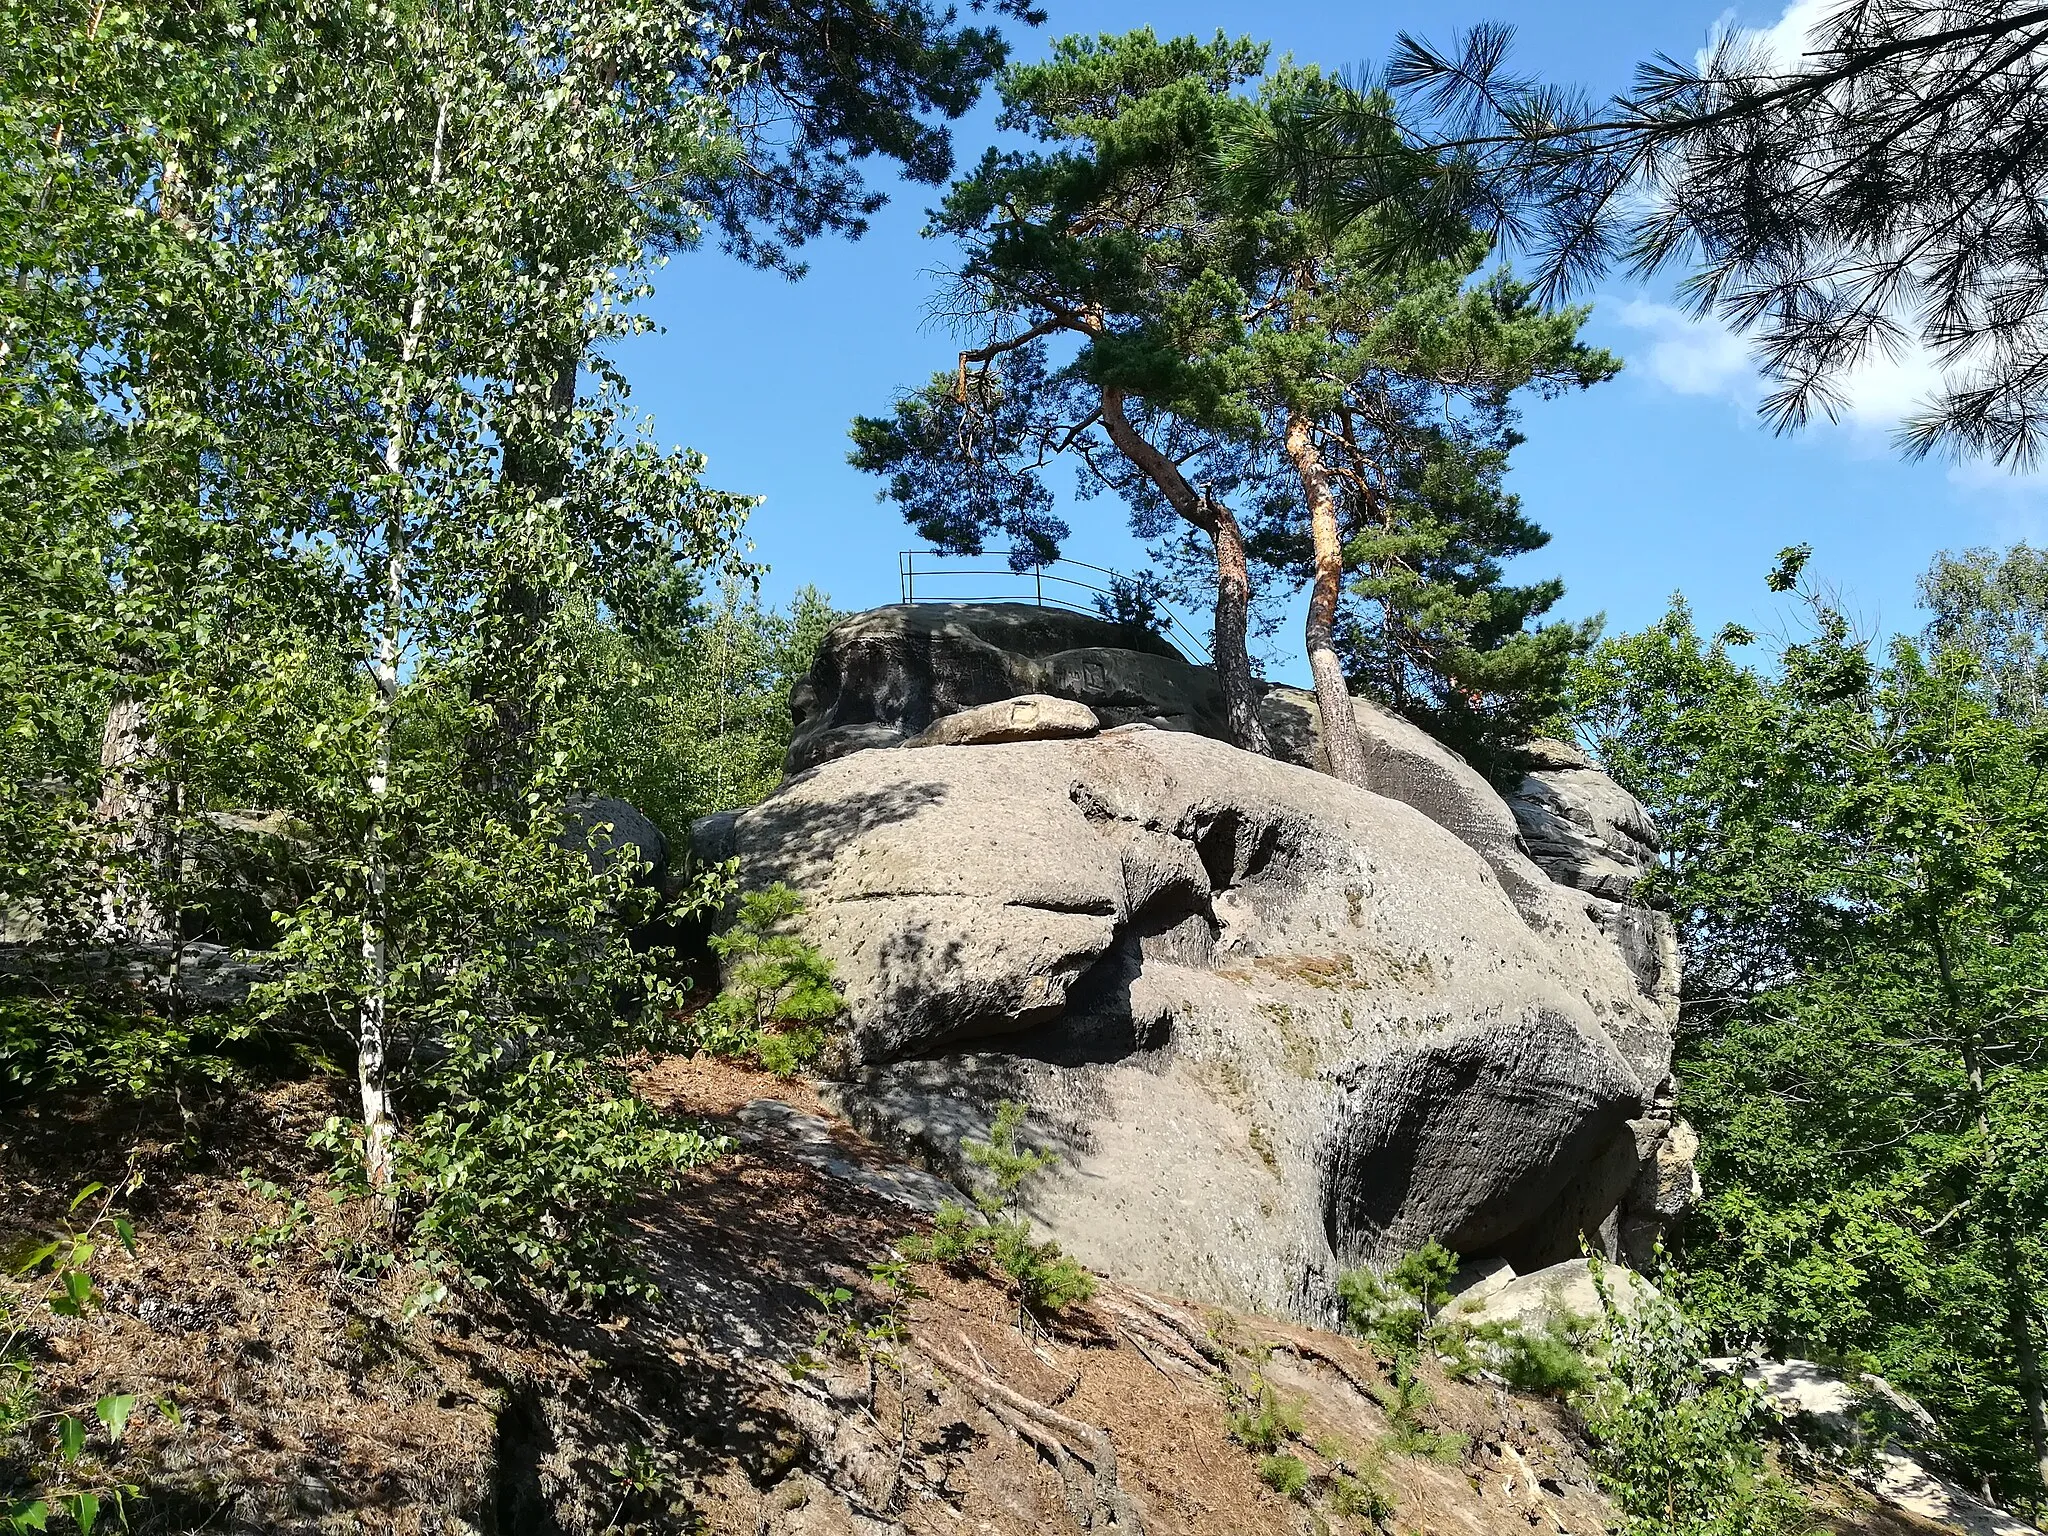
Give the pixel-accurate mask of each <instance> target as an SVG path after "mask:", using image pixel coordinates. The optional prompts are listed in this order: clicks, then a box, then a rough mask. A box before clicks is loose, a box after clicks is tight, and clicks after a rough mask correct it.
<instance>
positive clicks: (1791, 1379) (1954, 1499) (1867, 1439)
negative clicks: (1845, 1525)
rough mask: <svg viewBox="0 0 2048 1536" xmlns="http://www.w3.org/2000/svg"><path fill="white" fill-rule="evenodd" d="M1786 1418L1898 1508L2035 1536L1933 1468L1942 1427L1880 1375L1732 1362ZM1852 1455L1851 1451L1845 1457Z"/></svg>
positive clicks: (1982, 1530) (1811, 1445)
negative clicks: (1928, 1450)
mask: <svg viewBox="0 0 2048 1536" xmlns="http://www.w3.org/2000/svg"><path fill="white" fill-rule="evenodd" d="M1715 1363H1716V1364H1718V1365H1720V1366H1721V1367H1722V1368H1724V1369H1726V1370H1730V1371H1733V1370H1738V1369H1739V1370H1740V1371H1741V1372H1742V1378H1743V1380H1745V1381H1747V1382H1748V1383H1749V1384H1750V1385H1751V1386H1752V1387H1755V1388H1756V1389H1757V1390H1758V1391H1759V1392H1761V1393H1762V1394H1763V1395H1764V1400H1765V1401H1766V1402H1767V1403H1768V1404H1769V1405H1770V1407H1771V1409H1772V1410H1773V1411H1774V1412H1775V1413H1776V1414H1777V1415H1778V1416H1779V1417H1780V1418H1781V1419H1783V1420H1785V1421H1786V1425H1787V1427H1788V1429H1789V1430H1790V1431H1791V1433H1792V1435H1793V1436H1794V1438H1796V1439H1798V1440H1800V1441H1801V1442H1802V1443H1804V1444H1805V1445H1806V1446H1807V1448H1808V1449H1809V1450H1812V1451H1815V1452H1818V1453H1820V1454H1821V1455H1822V1456H1823V1457H1832V1458H1839V1459H1840V1460H1841V1462H1842V1471H1843V1473H1844V1474H1845V1475H1846V1476H1847V1477H1849V1478H1850V1479H1851V1480H1852V1481H1854V1482H1856V1483H1859V1484H1861V1485H1862V1486H1863V1487H1864V1488H1865V1489H1866V1490H1868V1491H1869V1492H1870V1493H1871V1494H1873V1495H1875V1496H1876V1497H1877V1498H1878V1499H1879V1500H1881V1501H1882V1502H1884V1503H1886V1504H1889V1505H1891V1506H1892V1507H1893V1508H1895V1509H1902V1510H1905V1511H1906V1512H1907V1513H1908V1514H1912V1515H1917V1516H1919V1517H1920V1518H1921V1519H1923V1520H1930V1521H1933V1522H1934V1523H1935V1524H1936V1525H1938V1526H1941V1527H1944V1528H1946V1529H1948V1530H1953V1531H1961V1532H1964V1533H1966V1536H2035V1533H2037V1532H2038V1529H2039V1528H2038V1527H2036V1526H2033V1525H2030V1524H2028V1523H2027V1522H2026V1521H2025V1520H2022V1519H2021V1518H2020V1517H2019V1516H2017V1515H2015V1514H2012V1513H2010V1512H2008V1511H2006V1510H2003V1509H1999V1508H1998V1507H1997V1506H1995V1505H1992V1504H1988V1503H1986V1502H1985V1501H1984V1500H1982V1499H1980V1498H1978V1497H1977V1495H1976V1494H1974V1493H1971V1492H1970V1491H1969V1490H1968V1489H1966V1488H1963V1487H1960V1486H1959V1485H1957V1484H1955V1483H1953V1482H1950V1481H1949V1480H1948V1479H1947V1478H1945V1477H1943V1476H1941V1475H1940V1474H1939V1473H1937V1472H1935V1471H1932V1470H1931V1469H1930V1468H1929V1467H1928V1466H1927V1465H1926V1463H1925V1461H1924V1460H1923V1459H1922V1458H1921V1455H1920V1453H1919V1448H1920V1447H1922V1446H1931V1445H1934V1444H1937V1443H1938V1442H1939V1439H1940V1433H1941V1431H1940V1426H1939V1425H1937V1424H1936V1423H1935V1421H1934V1416H1933V1415H1932V1414H1930V1413H1929V1412H1928V1411H1927V1410H1926V1409H1925V1408H1924V1407H1922V1406H1921V1405H1920V1404H1919V1403H1918V1402H1916V1401H1914V1399H1912V1398H1910V1397H1908V1396H1907V1395H1906V1394H1905V1393H1903V1392H1901V1391H1900V1390H1899V1389H1898V1388H1896V1387H1894V1386H1893V1385H1892V1384H1891V1383H1890V1382H1888V1381H1886V1380H1885V1379H1884V1378H1883V1377H1881V1376H1864V1377H1861V1378H1859V1379H1857V1380H1855V1381H1850V1380H1847V1379H1845V1378H1844V1377H1842V1376H1840V1375H1838V1374H1837V1373H1836V1372H1834V1371H1831V1370H1829V1369H1828V1368H1827V1367H1825V1366H1822V1365H1816V1364H1815V1363H1814V1362H1813V1361H1811V1360H1748V1361H1736V1360H1726V1361H1719V1362H1715ZM1845 1453H1846V1454H1845Z"/></svg>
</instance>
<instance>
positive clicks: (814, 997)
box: [702, 882, 845, 1077]
mask: <svg viewBox="0 0 2048 1536" xmlns="http://www.w3.org/2000/svg"><path fill="white" fill-rule="evenodd" d="M803 907H804V904H803V898H802V897H801V896H799V895H797V893H796V892H795V891H792V890H791V889H790V888H789V887H788V886H786V885H783V884H781V883H780V882H777V883H776V884H774V885H771V886H769V887H768V888H767V889H766V890H761V891H749V892H747V894H746V895H744V896H742V897H741V898H740V906H739V913H738V915H737V917H736V918H735V919H734V921H733V924H732V926H731V927H730V928H728V929H727V930H726V931H725V932H724V933H721V934H718V935H716V936H714V937H713V939H712V940H711V948H712V950H713V951H714V952H715V953H716V954H717V955H718V958H719V959H720V960H721V961H722V962H723V963H724V968H725V987H724V990H722V991H721V992H720V993H719V994H718V996H717V997H716V998H715V999H713V1001H712V1003H711V1005H710V1006H709V1007H708V1008H706V1009H705V1010H704V1016H703V1021H702V1025H703V1029H704V1032H705V1034H704V1043H705V1045H706V1047H707V1048H708V1049H710V1050H713V1051H716V1052H718V1053H720V1054H724V1055H740V1054H745V1053H749V1052H751V1053H752V1054H753V1055H755V1056H756V1057H758V1058H759V1060H760V1062H761V1065H762V1066H764V1067H766V1068H767V1069H768V1070H769V1071H771V1072H773V1073H775V1074H776V1075H777V1076H779V1077H792V1076H794V1075H795V1074H796V1073H797V1072H799V1071H801V1070H802V1069H803V1068H804V1067H805V1066H806V1065H808V1064H809V1063H810V1062H811V1061H813V1060H814V1059H816V1057H817V1055H818V1053H819V1052H820V1051H822V1050H823V1049H824V1047H825V1031H824V1030H823V1029H822V1028H821V1027H819V1026H821V1025H822V1024H824V1023H825V1022H826V1021H828V1020H830V1019H833V1018H836V1017H838V1015H839V1011H840V1009H841V1008H843V1007H844V1006H845V1004H844V1002H843V1001H842V1000H841V998H840V996H839V992H838V989H837V988H836V987H834V986H833V984H832V965H831V962H830V961H828V960H826V958H825V957H824V956H823V955H821V954H819V953H818V951H817V950H816V948H814V947H813V946H812V945H810V944H807V943H805V942H804V941H803V940H802V939H800V938H798V937H796V936H795V935H794V934H788V933H778V932H777V931H776V930H777V928H778V927H779V926H780V925H781V924H783V923H785V922H787V921H788V920H789V919H790V918H792V917H795V916H796V915H797V914H798V913H799V912H801V911H803Z"/></svg>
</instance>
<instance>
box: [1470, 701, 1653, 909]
mask: <svg viewBox="0 0 2048 1536" xmlns="http://www.w3.org/2000/svg"><path fill="white" fill-rule="evenodd" d="M1522 750H1523V757H1524V760H1525V761H1526V763H1527V764H1528V772H1527V773H1526V774H1524V775H1523V778H1522V782H1521V784H1520V785H1519V786H1518V787H1517V788H1516V789H1515V791H1514V792H1513V793H1512V794H1511V795H1510V796H1509V797H1508V804H1509V805H1510V806H1511V807H1512V808H1513V810H1514V814H1515V820H1516V821H1517V822H1519V823H1520V824H1521V830H1522V837H1523V839H1524V840H1525V842H1526V843H1527V845H1528V848H1529V856H1530V857H1531V858H1533V859H1534V860H1535V861H1536V862H1537V863H1538V864H1540V865H1542V866H1543V867H1544V868H1545V869H1546V870H1548V871H1549V872H1550V876H1551V878H1552V879H1554V880H1556V881H1558V882H1559V883H1561V884H1564V885H1570V886H1576V887H1577V888H1578V889H1580V890H1582V891H1590V892H1592V893H1593V894H1594V895H1595V896H1604V897H1606V898H1607V899H1608V900H1609V901H1626V900H1627V899H1628V897H1629V893H1630V891H1631V890H1632V889H1633V888H1634V886H1635V883H1636V881H1638V880H1640V879H1641V878H1642V877H1643V876H1644V875H1645V874H1647V873H1648V872H1649V870H1650V867H1651V866H1652V865H1653V864H1654V863H1655V862H1656V859H1657V853H1658V850H1659V849H1660V848H1662V846H1663V842H1662V840H1661V839H1660V838H1659V837H1658V836H1657V829H1656V828H1655V827H1653V826H1652V825H1651V824H1650V817H1649V813H1648V812H1646V811H1645V810H1644V809H1643V807H1642V802H1641V801H1639V800H1637V799H1636V797H1635V796H1634V795H1632V794H1630V793H1629V792H1628V791H1627V790H1625V789H1623V788H1622V787H1621V786H1620V785H1619V784H1617V783H1615V782H1614V780H1612V779H1610V778H1609V777H1608V776H1607V775H1606V774H1605V773H1604V772H1602V771H1601V768H1600V765H1599V764H1598V763H1596V762H1594V761H1593V760H1592V759H1591V758H1590V757H1588V756H1586V754H1585V753H1584V752H1581V751H1580V750H1579V749H1578V748H1577V747H1575V746H1573V745H1572V744H1571V743H1570V742H1564V741H1553V740H1547V739H1546V740H1540V741H1532V742H1530V743H1529V744H1528V745H1527V746H1526V747H1524V748H1523V749H1522Z"/></svg>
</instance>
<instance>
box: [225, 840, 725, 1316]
mask: <svg viewBox="0 0 2048 1536" xmlns="http://www.w3.org/2000/svg"><path fill="white" fill-rule="evenodd" d="M410 874H411V878H410V879H409V880H408V882H407V884H406V886H405V888H404V889H403V892H402V894H401V896H400V898H399V900H398V901H397V902H395V903H394V905H395V908H396V910H394V913H393V916H392V921H391V923H390V925H389V926H390V932H391V940H390V951H391V960H390V974H389V978H388V980H387V982H386V985H385V988H384V1006H385V1018H386V1029H387V1033H388V1035H389V1036H390V1038H391V1039H392V1040H393V1041H394V1042H397V1043H399V1044H401V1045H402V1047H403V1054H402V1055H400V1056H399V1060H400V1061H402V1062H403V1063H404V1064H405V1067H406V1069H407V1070H404V1071H403V1072H402V1074H401V1073H397V1072H394V1076H393V1089H394V1092H395V1094H396V1096H397V1099H398V1104H399V1111H400V1113H399V1125H400V1133H401V1134H400V1136H399V1139H398V1144H397V1148H396V1158H395V1169H394V1181H393V1187H392V1188H391V1189H390V1190H388V1191H385V1192H383V1198H385V1199H386V1200H387V1201H388V1202H390V1203H391V1205H392V1206H393V1208H394V1209H393V1214H394V1215H395V1216H396V1217H397V1228H398V1231H399V1232H400V1234H401V1242H402V1244H403V1247H404V1249H405V1250H406V1251H407V1252H409V1253H410V1255H411V1256H412V1257H414V1258H416V1259H418V1260H420V1261H422V1262H424V1263H426V1264H428V1265H429V1266H431V1267H435V1268H440V1269H443V1270H448V1271H452V1272H453V1273H455V1274H457V1275H459V1276H460V1277H462V1278H464V1279H467V1280H469V1281H471V1282H473V1283H478V1284H485V1285H500V1284H505V1283H508V1282H511V1281H514V1280H519V1281H530V1282H533V1283H536V1284H539V1285H542V1286H544V1287H546V1288H549V1289H555V1290H562V1291H567V1292H569V1293H572V1294H577V1295H582V1296H598V1295H603V1294H606V1293H607V1292H610V1291H614V1290H618V1289H626V1290H633V1289H637V1288H638V1285H639V1283H638V1282H637V1281H636V1280H635V1278H634V1277H633V1274H632V1266H631V1264H630V1263H629V1262H628V1259H627V1254H626V1250H625V1248H624V1247H623V1246H622V1245H621V1244H620V1243H619V1242H618V1241H617V1238H616V1234H615V1225H614V1224H615V1219H616V1217H617V1214H618V1213H619V1212H620V1210H622V1209H623V1208H624V1207H625V1206H626V1205H627V1204H629V1203H630V1202H631V1201H633V1200H635V1199H637V1198H639V1197H640V1196H642V1195H643V1194H644V1193H645V1192H647V1191H648V1190H649V1189H652V1188H656V1187H659V1186H661V1185H663V1184H665V1183H667V1182H668V1181H669V1180H671V1179H672V1178H673V1177H674V1175H675V1174H676V1173H677V1172H678V1171H680V1170H681V1169H684V1168H687V1167H690V1166H692V1165H695V1164H698V1163H702V1162H704V1161H706V1160H708V1159H709V1158H711V1157H713V1156H715V1155H716V1154H717V1153H718V1152H719V1151H720V1150H721V1147H722V1144H721V1143H719V1142H718V1141H716V1140H715V1139H713V1138H711V1137H707V1136H705V1135H704V1134H702V1133H701V1132H699V1131H698V1130H696V1129H694V1128H689V1127H675V1126H670V1125H666V1124H663V1123H662V1122H661V1120H660V1119H659V1117H658V1116H656V1115H655V1114H654V1112H653V1111H651V1110H650V1109H649V1108H648V1107H647V1106H646V1105H645V1104H643V1103H642V1102H641V1101H640V1100H639V1099H637V1098H636V1097H635V1096H634V1095H633V1092H632V1089H631V1085H630V1083H629V1082H628V1081H627V1078H626V1073H625V1068H624V1065H623V1061H624V1057H625V1055H626V1053H628V1052H630V1051H632V1050H635V1049H638V1048H641V1047H643V1046H647V1045H652V1044H663V1043H668V1042H669V1041H670V1040H671V1039H672V1038H673V1037H672V1034H671V1033H670V1031H671V1028H672V1026H671V1025H670V1023H669V1021H670V1020H672V1019H674V1018H676V1017H678V1016H679V1015H680V1013H681V1006H680V1005H681V1001H682V998H683V996H684V991H685V988H686V986H687V983H686V982H685V981H684V980H682V979H681V978H678V977H674V976H673V975H672V974H670V965H671V962H672V960H673V956H672V955H671V954H669V952H668V951H666V950H662V949H659V948H649V949H644V950H643V949H636V948H635V946H634V945H633V944H632V942H631V939H630V930H629V928H628V927H627V924H626V921H625V920H624V918H625V917H629V916H644V915H646V908H647V907H648V906H650V905H651V904H652V903H653V901H654V898H653V896H652V895H651V893H649V892H647V891H645V890H643V889H641V888H640V887H638V886H636V885H635V884H634V883H633V876H634V872H633V871H631V870H629V869H627V868H625V867H623V865H612V866H606V867H603V868H600V869H598V870H596V871H593V869H592V868H591V865H590V862H589V861H588V860H587V859H586V858H585V856H584V855H583V854H582V853H581V852H579V851H576V850H572V849H568V848H564V847H562V846H560V845H559V844H558V843H557V842H556V840H555V838H554V836H553V829H552V828H551V827H550V826H549V825H548V824H547V823H546V822H545V821H544V820H543V821H538V822H536V824H535V825H533V826H532V827H530V828H528V829H526V830H524V831H517V830H514V829H513V828H511V827H509V826H506V825H505V824H503V823H501V822H495V821H488V820H487V821H484V822H482V823H480V824H475V825H471V826H469V827H467V828H465V829H463V835H462V836H461V837H460V838H459V839H458V838H457V837H456V836H454V835H453V830H452V829H450V830H449V832H448V833H447V835H446V836H445V839H444V840H443V841H441V842H440V845H439V846H438V847H434V848H431V849H430V850H428V851H427V852H426V854H425V856H424V857H422V859H421V860H420V862H419V863H418V864H417V865H416V866H415V868H414V869H413V870H412V871H411V872H410ZM284 928H285V937H284V940H283V943H282V945H281V946H280V947H281V949H282V950H283V952H284V954H285V955H286V956H287V957H288V959H289V960H290V961H292V962H295V963H294V964H292V965H290V966H289V968H288V969H287V970H286V971H285V974H284V976H283V977H282V979H281V980H280V981H278V982H277V983H275V984H272V985H270V986H267V987H265V988H262V989H259V996H258V1000H257V1006H258V1007H259V1009H260V1010H261V1011H262V1013H263V1014H264V1016H265V1017H267V1018H270V1019H273V1020H304V1019H306V1018H308V1017H312V1018H315V1019H317V1018H318V1017H320V1016H321V1015H326V1016H328V1017H335V1018H348V1017H350V1016H352V1015H353V1014H354V1013H355V1012H356V1010H357V1008H358V1006H359V1002H360V999H361V998H362V996H363V995H364V993H365V992H366V991H367V990H368V979H367V978H366V977H365V975H364V973H363V968H362V962H361V941H360V926H359V923H358V922H357V920H356V918H355V916H354V915H353V913H352V911H351V910H350V908H349V903H348V899H347V897H346V896H345V895H340V896H339V899H336V900H333V901H331V902H330V901H329V900H326V899H322V900H316V901H314V902H312V903H308V904H307V905H306V906H304V907H302V908H300V909H299V910H298V911H297V912H296V913H294V914H291V915H290V917H289V918H288V919H287V920H286V922H285V924H284ZM320 1142H321V1144H322V1145H323V1146H325V1147H327V1148H328V1149H330V1150H332V1151H335V1152H337V1153H340V1154H343V1157H344V1163H345V1165H346V1166H347V1167H349V1168H350V1169H353V1170H357V1172H356V1173H355V1174H352V1176H354V1177H359V1170H360V1165H361V1158H360V1148H361V1144H362V1133H361V1128H360V1126H353V1125H347V1124H344V1123H343V1122H341V1121H339V1120H332V1121H330V1122H329V1123H328V1126H327V1129H326V1130H325V1131H324V1132H323V1133H322V1136H321V1137H320ZM359 1188H361V1187H360V1186H359ZM361 1192H363V1193H368V1191H367V1189H361Z"/></svg>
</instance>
